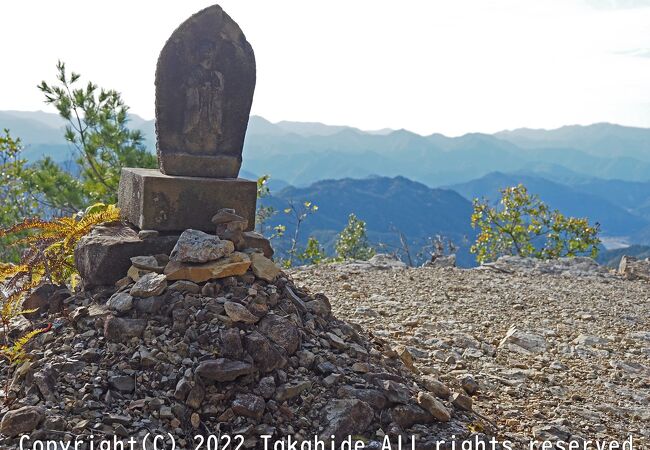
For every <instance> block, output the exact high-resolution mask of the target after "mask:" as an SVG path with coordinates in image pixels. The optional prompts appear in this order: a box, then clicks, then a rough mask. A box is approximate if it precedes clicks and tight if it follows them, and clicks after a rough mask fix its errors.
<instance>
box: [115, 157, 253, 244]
mask: <svg viewBox="0 0 650 450" xmlns="http://www.w3.org/2000/svg"><path fill="white" fill-rule="evenodd" d="M118 197H119V199H118V205H119V207H120V209H121V212H122V217H123V218H124V219H125V220H128V221H129V222H131V223H132V224H134V225H135V226H137V227H138V228H140V229H141V230H149V229H151V230H158V231H184V230H186V229H188V228H193V229H195V230H202V231H206V232H209V233H214V231H215V225H214V224H213V223H212V222H211V221H210V219H212V216H214V215H215V214H216V213H217V211H218V210H219V209H221V208H232V209H234V210H235V211H236V212H237V214H239V215H240V216H242V217H244V218H245V219H246V220H248V228H247V230H252V229H253V228H254V227H255V206H256V202H257V183H256V182H255V181H249V180H244V179H241V178H231V179H226V178H224V179H220V178H202V177H178V176H169V175H165V174H163V173H161V172H160V171H159V170H155V169H134V168H125V169H122V178H121V179H120V189H119V196H118Z"/></svg>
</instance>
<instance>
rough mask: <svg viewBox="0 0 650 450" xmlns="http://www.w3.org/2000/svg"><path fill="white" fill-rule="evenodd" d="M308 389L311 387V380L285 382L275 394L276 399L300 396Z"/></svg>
mask: <svg viewBox="0 0 650 450" xmlns="http://www.w3.org/2000/svg"><path fill="white" fill-rule="evenodd" d="M308 389H311V382H309V381H301V382H298V383H296V384H283V385H282V386H280V387H279V388H278V391H277V392H276V394H275V399H276V400H277V401H279V402H284V401H286V400H291V399H292V398H295V397H298V396H299V395H300V394H302V393H303V392H305V391H306V390H308Z"/></svg>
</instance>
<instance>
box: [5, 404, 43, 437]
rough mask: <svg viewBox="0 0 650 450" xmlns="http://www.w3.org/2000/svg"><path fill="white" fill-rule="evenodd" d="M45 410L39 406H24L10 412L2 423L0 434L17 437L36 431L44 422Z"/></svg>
mask: <svg viewBox="0 0 650 450" xmlns="http://www.w3.org/2000/svg"><path fill="white" fill-rule="evenodd" d="M44 418H45V410H44V409H43V408H41V407H37V406H23V407H22V408H18V409H14V410H12V411H8V412H7V413H6V414H5V415H4V416H3V417H2V422H1V423H0V433H2V434H4V435H6V436H9V437H15V436H18V435H19V434H22V433H29V432H31V431H34V430H35V429H36V427H38V426H39V425H40V423H41V422H43V419H44Z"/></svg>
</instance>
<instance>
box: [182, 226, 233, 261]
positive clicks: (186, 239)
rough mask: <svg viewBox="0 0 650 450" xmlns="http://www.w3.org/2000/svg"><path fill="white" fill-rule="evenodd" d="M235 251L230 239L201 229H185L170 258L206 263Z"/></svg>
mask: <svg viewBox="0 0 650 450" xmlns="http://www.w3.org/2000/svg"><path fill="white" fill-rule="evenodd" d="M233 251H235V246H234V244H233V243H232V242H230V241H222V240H221V239H219V237H218V236H215V235H213V234H208V233H204V232H203V231H200V230H185V231H183V233H182V234H181V236H180V237H179V238H178V242H176V246H175V247H174V249H173V250H172V253H171V255H170V259H171V260H172V261H178V262H189V263H204V262H208V261H214V260H217V259H219V258H223V257H224V256H228V255H230V254H231V253H232V252H233Z"/></svg>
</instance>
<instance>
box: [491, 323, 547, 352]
mask: <svg viewBox="0 0 650 450" xmlns="http://www.w3.org/2000/svg"><path fill="white" fill-rule="evenodd" d="M499 348H500V349H507V350H510V351H512V352H515V353H522V354H525V355H530V354H536V353H542V352H545V351H546V339H544V336H542V335H539V334H536V333H531V332H529V331H524V330H519V329H517V328H516V327H514V326H513V327H510V329H509V330H508V332H507V333H506V335H505V336H504V338H503V339H502V340H501V342H500V343H499Z"/></svg>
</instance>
